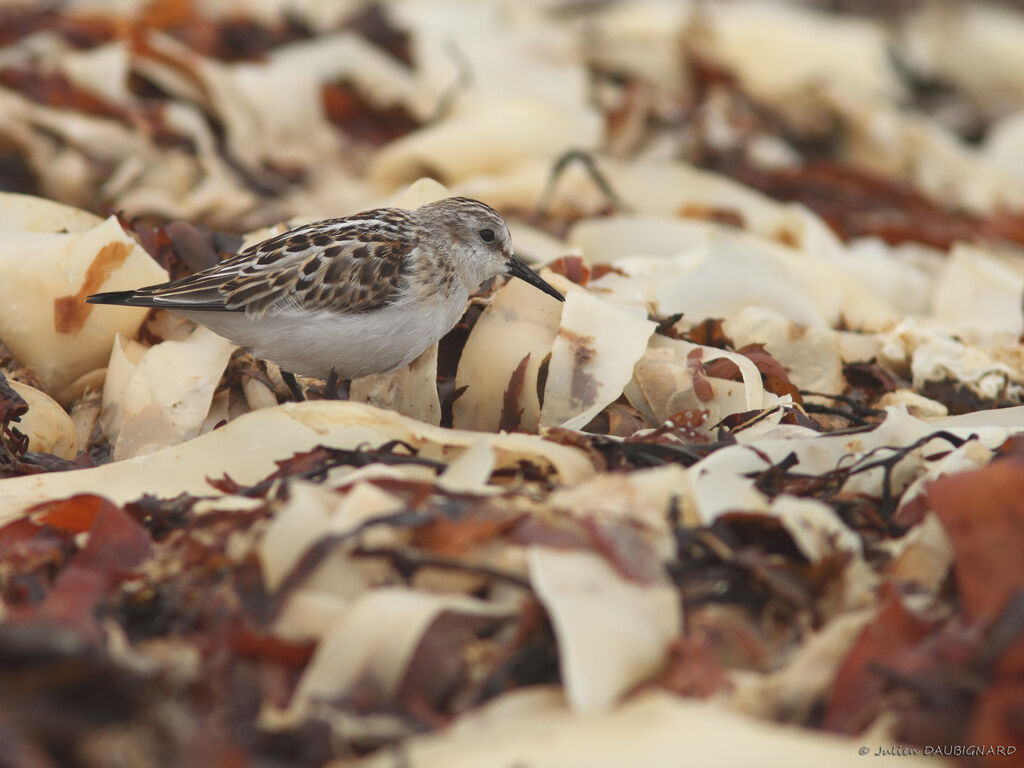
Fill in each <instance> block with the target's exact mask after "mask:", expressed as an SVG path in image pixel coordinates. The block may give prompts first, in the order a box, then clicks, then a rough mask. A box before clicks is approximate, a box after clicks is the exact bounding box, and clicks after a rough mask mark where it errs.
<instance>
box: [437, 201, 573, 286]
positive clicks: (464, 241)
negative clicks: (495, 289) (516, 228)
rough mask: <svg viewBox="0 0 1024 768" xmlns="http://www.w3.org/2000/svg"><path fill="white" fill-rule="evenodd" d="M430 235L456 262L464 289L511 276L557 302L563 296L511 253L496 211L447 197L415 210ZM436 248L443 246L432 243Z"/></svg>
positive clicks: (504, 227)
mask: <svg viewBox="0 0 1024 768" xmlns="http://www.w3.org/2000/svg"><path fill="white" fill-rule="evenodd" d="M417 213H418V214H420V215H421V216H423V217H424V220H423V221H421V223H422V225H423V227H424V230H425V231H426V232H428V233H430V236H433V237H440V238H444V239H446V241H447V248H446V250H447V252H448V254H449V255H450V257H451V258H453V259H455V260H456V261H457V263H458V266H459V272H460V274H461V275H462V276H463V278H464V281H465V285H466V290H467V291H469V292H472V291H473V290H475V289H476V287H477V286H478V285H480V283H482V282H483V281H484V280H487V279H489V278H491V277H494V276H495V275H511V276H512V277H518V278H519V279H520V280H524V281H525V282H527V283H529V284H530V285H532V286H534V287H535V288H538V289H540V290H541V291H543V292H544V293H546V294H548V295H549V296H553V297H554V298H556V299H558V300H559V301H565V297H564V296H563V295H562V294H561V293H559V292H558V290H557V289H555V288H554V287H553V286H551V285H550V284H549V283H548V282H546V281H545V280H544V278H542V277H541V276H540V275H538V274H537V273H536V272H534V271H533V270H532V269H530V267H528V266H527V265H526V264H525V263H524V262H523V261H522V259H520V258H519V257H518V256H516V255H515V253H514V252H513V251H512V236H511V235H510V234H509V231H508V226H507V225H506V224H505V220H504V219H502V218H501V214H499V213H498V212H497V211H496V210H494V209H493V208H491V207H490V206H489V205H485V204H484V203H481V202H479V201H477V200H470V199H469V198H467V197H449V198H446V199H444V200H439V201H438V202H436V203H429V204H427V205H424V206H422V207H420V208H419V209H417ZM434 245H435V246H439V247H442V246H443V244H442V243H441V242H438V241H436V240H435V243H434Z"/></svg>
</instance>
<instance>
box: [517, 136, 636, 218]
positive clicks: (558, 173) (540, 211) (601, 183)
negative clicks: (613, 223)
mask: <svg viewBox="0 0 1024 768" xmlns="http://www.w3.org/2000/svg"><path fill="white" fill-rule="evenodd" d="M572 163H580V164H581V165H582V166H583V168H584V169H585V170H586V172H587V175H588V176H590V179H591V181H593V182H594V184H595V185H597V188H598V189H599V190H601V194H603V195H604V196H605V197H606V198H607V199H608V202H609V203H611V204H612V206H614V207H615V209H616V210H619V211H629V210H632V207H631V206H630V205H628V204H627V203H626V202H625V201H624V200H623V199H622V198H621V197H619V194H618V193H617V192H616V191H615V189H614V188H613V187H612V185H611V183H610V182H609V181H608V179H607V178H606V177H605V175H604V174H603V173H602V172H601V170H600V169H599V168H598V167H597V162H596V161H595V160H594V156H593V155H591V154H590V153H589V152H587V151H586V150H583V149H570V150H569V151H568V152H566V153H565V154H564V155H562V156H561V157H559V158H558V160H556V161H555V164H554V165H553V166H552V168H551V175H550V176H549V177H548V183H547V186H546V187H545V188H544V191H543V192H542V193H541V196H540V200H538V201H537V215H538V216H541V217H546V216H547V215H548V209H549V208H550V207H551V198H553V197H554V194H555V187H556V186H557V185H558V181H559V180H560V179H561V178H562V174H563V173H565V171H566V169H567V168H568V167H569V166H570V165H571V164H572Z"/></svg>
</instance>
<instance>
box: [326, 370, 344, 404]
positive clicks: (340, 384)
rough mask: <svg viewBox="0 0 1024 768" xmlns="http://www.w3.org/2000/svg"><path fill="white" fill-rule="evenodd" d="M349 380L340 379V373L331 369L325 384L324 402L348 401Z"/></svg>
mask: <svg viewBox="0 0 1024 768" xmlns="http://www.w3.org/2000/svg"><path fill="white" fill-rule="evenodd" d="M348 385H349V381H348V379H339V378H338V372H337V371H336V370H335V369H333V368H331V372H330V373H329V374H328V375H327V381H326V382H324V400H348Z"/></svg>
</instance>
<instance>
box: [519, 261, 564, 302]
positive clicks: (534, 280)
mask: <svg viewBox="0 0 1024 768" xmlns="http://www.w3.org/2000/svg"><path fill="white" fill-rule="evenodd" d="M507 268H508V273H509V274H510V275H512V277H518V278H519V279H520V280H524V281H526V282H527V283H529V284H530V285H532V286H533V287H534V288H539V289H540V290H542V291H544V293H546V294H547V295H548V296H554V297H555V298H556V299H558V300H559V301H565V296H563V295H562V294H560V293H559V292H558V290H557V289H555V288H554V287H553V286H551V285H550V284H549V283H547V282H546V281H545V280H544V278H542V277H541V276H540V275H538V274H537V273H536V272H534V271H533V270H532V269H530V268H529V267H528V266H526V264H524V263H523V261H522V260H521V259H520V258H519V257H518V256H515V255H513V256H509V258H508V265H507Z"/></svg>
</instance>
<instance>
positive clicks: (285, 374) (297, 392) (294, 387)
mask: <svg viewBox="0 0 1024 768" xmlns="http://www.w3.org/2000/svg"><path fill="white" fill-rule="evenodd" d="M281 378H282V379H284V383H285V384H287V385H288V389H290V390H291V393H292V396H293V397H294V398H295V399H296V401H298V402H300V403H301V402H302V401H303V400H305V399H306V396H305V395H304V394H302V387H300V386H299V382H298V380H297V379H296V378H295V374H294V373H292V372H291V371H281Z"/></svg>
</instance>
